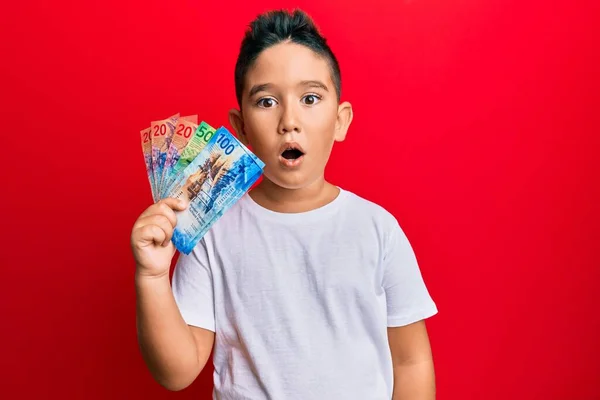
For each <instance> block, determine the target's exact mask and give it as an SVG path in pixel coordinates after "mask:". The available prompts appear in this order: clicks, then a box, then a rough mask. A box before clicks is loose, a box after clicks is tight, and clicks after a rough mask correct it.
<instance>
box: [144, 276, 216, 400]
mask: <svg viewBox="0 0 600 400" xmlns="http://www.w3.org/2000/svg"><path fill="white" fill-rule="evenodd" d="M136 292H137V329H138V340H139V344H140V349H141V352H142V355H143V358H144V360H145V362H146V364H147V366H148V368H149V370H150V372H151V374H152V376H153V377H154V379H155V380H156V381H157V382H158V383H159V384H161V385H162V386H163V387H165V388H167V389H169V390H181V389H184V388H186V387H187V386H189V385H190V384H191V383H192V382H193V381H194V380H195V379H196V377H197V376H198V374H200V372H201V371H202V369H203V368H204V366H205V365H206V362H207V360H208V358H209V356H210V354H211V351H212V347H213V343H214V337H215V334H214V332H212V331H209V330H206V329H202V328H196V327H192V326H188V325H187V324H186V323H185V321H184V320H183V318H182V316H181V313H180V312H179V309H178V307H177V304H176V303H175V299H174V297H173V292H172V290H171V285H170V282H169V276H168V275H166V276H164V277H153V278H148V277H136Z"/></svg>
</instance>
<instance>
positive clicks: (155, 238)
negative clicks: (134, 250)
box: [139, 225, 167, 244]
mask: <svg viewBox="0 0 600 400" xmlns="http://www.w3.org/2000/svg"><path fill="white" fill-rule="evenodd" d="M139 234H140V241H141V242H142V243H147V244H151V243H156V244H161V243H164V241H165V238H166V237H167V234H166V233H165V231H164V230H163V229H161V228H160V227H159V226H158V225H146V226H144V227H142V228H140V233H139Z"/></svg>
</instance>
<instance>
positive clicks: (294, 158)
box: [279, 142, 304, 168]
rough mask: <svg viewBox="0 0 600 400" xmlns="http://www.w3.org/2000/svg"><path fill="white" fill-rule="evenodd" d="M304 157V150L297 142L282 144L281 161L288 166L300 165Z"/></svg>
mask: <svg viewBox="0 0 600 400" xmlns="http://www.w3.org/2000/svg"><path fill="white" fill-rule="evenodd" d="M303 159H304V150H303V149H302V147H301V146H300V145H299V144H298V143H295V142H289V143H286V144H284V145H283V146H282V148H281V155H280V158H279V160H280V162H281V164H283V165H284V166H286V167H288V168H295V167H299V166H300V164H301V163H302V160H303Z"/></svg>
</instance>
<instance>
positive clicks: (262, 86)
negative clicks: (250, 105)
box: [248, 80, 329, 97]
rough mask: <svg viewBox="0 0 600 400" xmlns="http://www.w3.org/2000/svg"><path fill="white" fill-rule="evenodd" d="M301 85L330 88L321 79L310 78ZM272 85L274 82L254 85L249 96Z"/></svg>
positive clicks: (264, 90) (326, 89)
mask: <svg viewBox="0 0 600 400" xmlns="http://www.w3.org/2000/svg"><path fill="white" fill-rule="evenodd" d="M299 86H306V87H314V88H320V89H323V90H325V91H326V92H328V91H329V89H328V88H327V85H325V84H324V83H323V82H321V81H314V80H310V81H302V82H300V84H299ZM271 87H273V84H272V83H261V84H260V85H254V86H252V88H251V89H250V92H248V97H252V96H254V95H255V94H256V93H259V92H266V91H267V90H268V89H270V88H271Z"/></svg>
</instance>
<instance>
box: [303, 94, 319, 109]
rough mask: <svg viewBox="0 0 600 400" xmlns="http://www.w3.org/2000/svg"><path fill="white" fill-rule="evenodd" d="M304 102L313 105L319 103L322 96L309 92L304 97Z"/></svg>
mask: <svg viewBox="0 0 600 400" xmlns="http://www.w3.org/2000/svg"><path fill="white" fill-rule="evenodd" d="M302 100H303V102H304V104H306V105H308V106H312V105H315V104H317V103H318V102H319V101H321V96H319V95H317V94H307V95H306V96H304V97H303V98H302Z"/></svg>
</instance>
